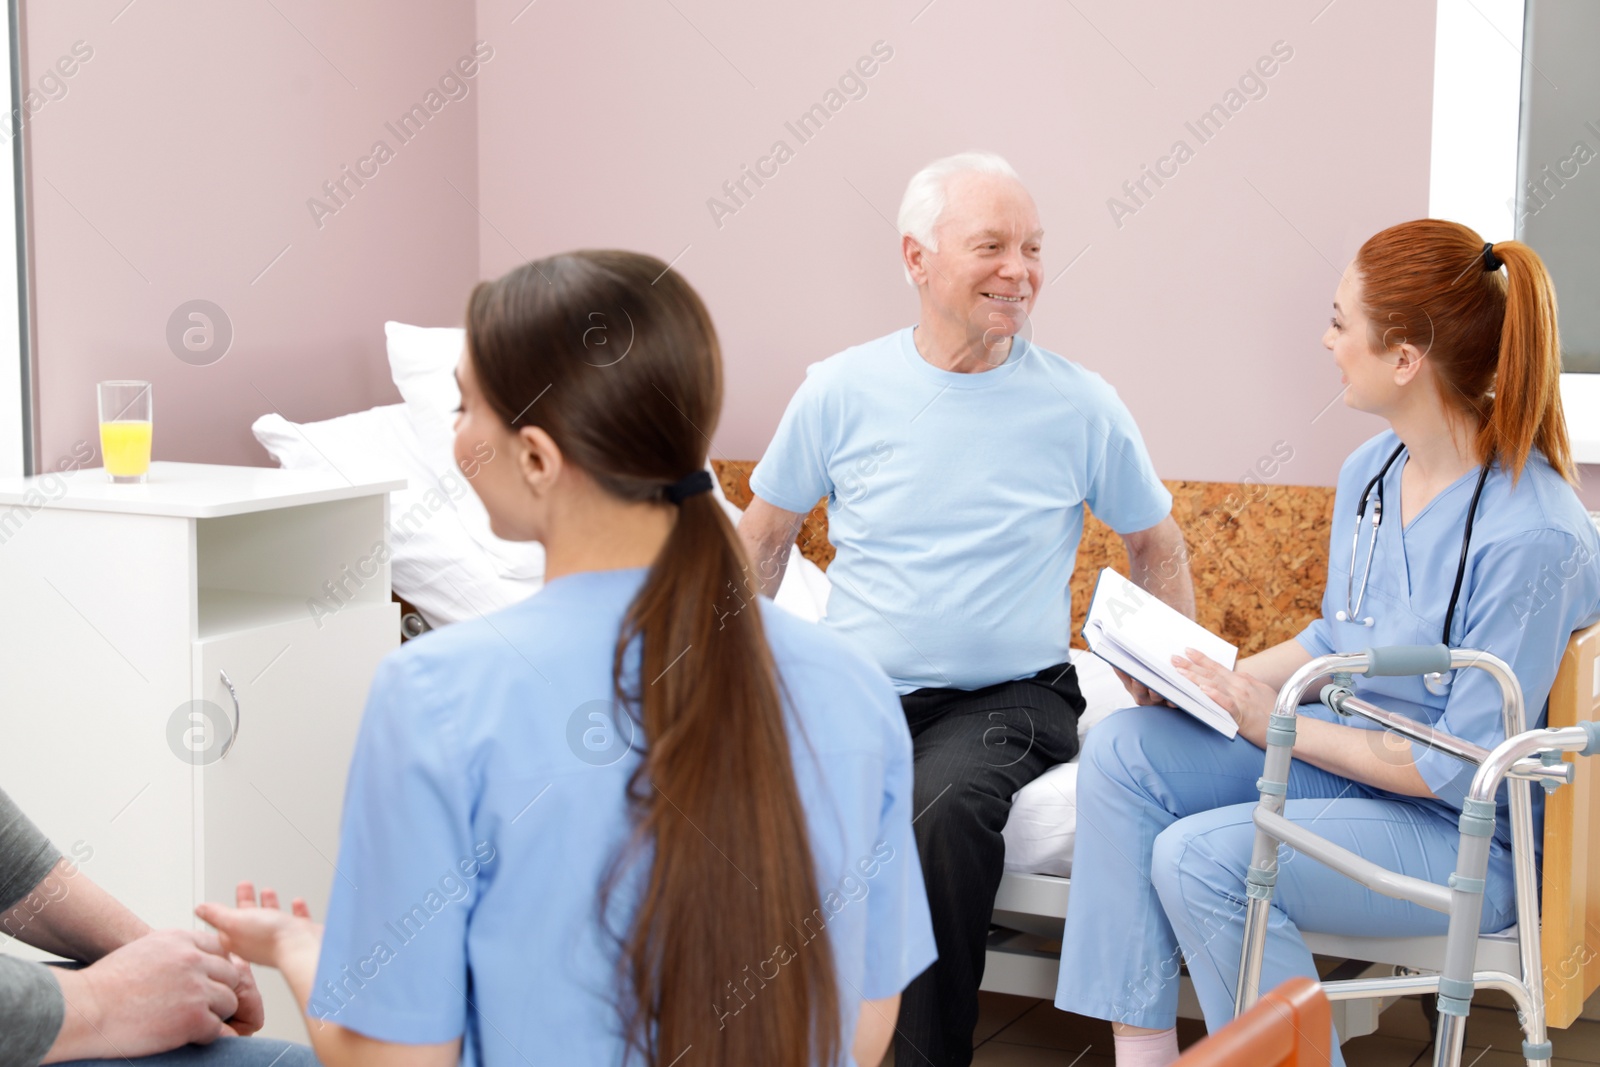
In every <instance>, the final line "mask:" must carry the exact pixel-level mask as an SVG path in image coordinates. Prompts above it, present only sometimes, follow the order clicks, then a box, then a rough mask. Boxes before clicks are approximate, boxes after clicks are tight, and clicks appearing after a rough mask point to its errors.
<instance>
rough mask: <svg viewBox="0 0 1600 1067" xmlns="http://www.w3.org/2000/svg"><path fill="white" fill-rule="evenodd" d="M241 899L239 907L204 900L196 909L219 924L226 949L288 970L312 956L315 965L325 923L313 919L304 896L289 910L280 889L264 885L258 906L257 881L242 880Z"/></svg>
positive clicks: (216, 925)
mask: <svg viewBox="0 0 1600 1067" xmlns="http://www.w3.org/2000/svg"><path fill="white" fill-rule="evenodd" d="M238 903H239V907H237V908H225V907H223V906H222V905H221V904H210V903H206V904H201V905H200V906H199V907H198V908H196V909H195V910H194V913H195V914H196V915H198V916H199V917H200V918H201V919H203V920H204V921H205V922H208V923H210V924H211V925H212V926H214V927H216V929H217V933H218V934H219V935H220V936H221V938H222V945H223V947H224V948H225V949H226V950H227V951H229V952H232V953H234V954H236V955H238V956H242V957H243V958H244V959H246V960H249V961H250V962H251V963H258V964H260V965H261V966H263V967H276V968H278V969H279V970H281V971H288V970H292V969H297V968H299V967H302V966H304V965H305V963H306V962H307V960H308V959H309V962H310V966H311V969H312V970H315V969H316V962H317V954H318V952H319V951H320V950H321V948H322V924H321V923H315V922H312V921H311V909H310V908H309V907H307V905H306V902H305V901H304V900H302V899H300V898H299V897H296V898H295V900H294V902H293V904H292V905H291V908H292V914H291V913H287V912H284V911H281V910H279V908H278V894H277V892H276V891H275V890H272V889H263V890H262V891H261V900H260V906H259V907H258V906H257V903H256V888H255V885H254V884H253V883H251V882H240V883H239V888H238Z"/></svg>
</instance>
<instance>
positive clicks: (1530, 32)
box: [1514, 0, 1600, 374]
mask: <svg viewBox="0 0 1600 1067" xmlns="http://www.w3.org/2000/svg"><path fill="white" fill-rule="evenodd" d="M1597 46H1600V3H1596V2H1595V0H1527V13H1526V21H1525V23H1524V29H1523V48H1522V112H1521V116H1520V118H1521V122H1520V130H1519V137H1518V146H1517V191H1516V196H1515V198H1514V202H1515V207H1514V210H1515V214H1516V233H1517V239H1518V240H1520V241H1523V242H1525V243H1527V244H1528V245H1530V246H1532V247H1533V248H1534V249H1535V250H1536V251H1537V252H1538V253H1539V255H1540V256H1541V257H1543V259H1544V261H1545V265H1546V266H1547V267H1549V268H1550V274H1551V277H1552V278H1554V279H1555V283H1556V292H1557V294H1559V301H1558V302H1559V314H1560V325H1561V346H1562V353H1561V354H1562V369H1563V370H1564V371H1566V372H1567V373H1582V374H1594V373H1600V64H1597V63H1596V62H1595V55H1594V53H1595V49H1596V47H1597Z"/></svg>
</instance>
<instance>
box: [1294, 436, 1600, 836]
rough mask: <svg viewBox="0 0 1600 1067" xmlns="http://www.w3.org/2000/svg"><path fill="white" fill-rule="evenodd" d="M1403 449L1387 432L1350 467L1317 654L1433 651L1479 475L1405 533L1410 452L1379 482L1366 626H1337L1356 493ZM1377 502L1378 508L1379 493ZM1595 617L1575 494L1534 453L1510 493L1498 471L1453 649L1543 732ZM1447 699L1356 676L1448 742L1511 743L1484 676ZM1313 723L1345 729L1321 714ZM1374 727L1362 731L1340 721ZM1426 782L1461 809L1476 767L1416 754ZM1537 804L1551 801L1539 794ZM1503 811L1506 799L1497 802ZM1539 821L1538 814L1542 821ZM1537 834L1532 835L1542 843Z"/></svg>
mask: <svg viewBox="0 0 1600 1067" xmlns="http://www.w3.org/2000/svg"><path fill="white" fill-rule="evenodd" d="M1399 444H1400V440H1399V438H1398V437H1396V436H1395V434H1394V433H1393V432H1392V431H1388V432H1385V433H1382V434H1379V435H1378V436H1377V437H1374V438H1373V439H1372V440H1370V441H1368V442H1366V443H1365V444H1363V445H1362V446H1361V447H1360V448H1358V449H1357V450H1356V451H1355V452H1354V453H1352V454H1351V456H1350V458H1349V459H1348V460H1346V461H1345V464H1344V467H1343V469H1342V470H1341V471H1340V472H1339V487H1338V491H1337V493H1336V495H1335V497H1334V505H1333V529H1332V533H1331V539H1330V547H1329V554H1328V586H1327V589H1326V591H1325V592H1324V593H1323V597H1322V617H1321V618H1319V619H1317V620H1316V621H1314V622H1313V623H1311V625H1310V626H1308V627H1306V629H1305V630H1304V631H1303V632H1302V633H1301V634H1300V635H1299V637H1298V640H1299V642H1300V644H1301V645H1302V646H1303V647H1304V648H1305V649H1306V650H1307V651H1308V652H1310V653H1311V654H1312V655H1318V656H1320V655H1325V654H1327V653H1330V652H1360V651H1364V650H1366V649H1368V648H1372V647H1376V646H1380V645H1411V644H1417V645H1431V644H1437V643H1438V642H1439V638H1440V636H1441V634H1442V632H1443V629H1444V617H1445V612H1446V610H1447V608H1448V607H1449V603H1450V590H1451V587H1452V586H1453V585H1454V583H1455V576H1456V566H1457V564H1458V563H1459V561H1460V558H1461V538H1462V533H1463V530H1464V529H1465V526H1466V519H1467V508H1468V505H1469V504H1470V503H1471V501H1472V492H1473V489H1474V488H1475V487H1476V485H1477V481H1478V474H1479V471H1478V469H1477V468H1474V469H1473V470H1472V471H1470V472H1468V473H1467V474H1464V475H1462V476H1461V478H1459V479H1458V480H1456V481H1455V482H1454V483H1452V484H1451V485H1450V486H1449V487H1448V488H1446V489H1445V490H1443V491H1442V492H1440V493H1439V494H1438V495H1437V496H1436V497H1434V498H1433V500H1432V501H1430V502H1429V503H1428V505H1427V506H1426V507H1425V508H1423V509H1422V511H1421V512H1420V513H1419V514H1417V515H1414V516H1411V517H1410V522H1409V523H1408V524H1406V525H1404V526H1403V527H1402V523H1401V508H1400V476H1401V471H1402V470H1403V469H1404V467H1405V464H1406V462H1407V460H1408V459H1409V455H1407V454H1402V455H1401V457H1400V458H1399V459H1398V460H1396V461H1395V464H1394V466H1392V467H1390V468H1389V472H1388V474H1387V475H1386V476H1385V478H1384V494H1385V495H1384V518H1383V522H1382V524H1381V525H1380V526H1379V528H1378V541H1377V548H1376V550H1375V551H1374V552H1373V556H1372V572H1371V577H1370V578H1369V580H1368V582H1367V595H1366V600H1365V601H1364V602H1363V603H1362V605H1361V611H1360V616H1361V617H1367V616H1371V617H1372V618H1373V625H1372V626H1370V627H1369V626H1363V625H1361V623H1360V622H1359V621H1356V620H1351V621H1348V622H1340V621H1338V618H1337V613H1338V612H1340V611H1342V610H1344V608H1345V599H1346V596H1345V593H1346V588H1347V584H1346V583H1347V580H1348V578H1349V575H1350V538H1351V536H1352V534H1353V532H1354V530H1355V521H1356V506H1357V504H1359V503H1360V499H1361V492H1362V490H1363V489H1365V488H1366V485H1367V483H1368V482H1369V481H1370V480H1371V479H1372V477H1373V476H1374V475H1376V474H1377V473H1378V470H1379V468H1381V467H1382V466H1383V463H1384V461H1385V460H1386V459H1388V458H1389V456H1390V454H1391V453H1393V452H1394V450H1395V449H1396V448H1397V447H1399ZM1373 495H1374V496H1376V490H1374V492H1373ZM1370 508H1371V505H1370V503H1369V510H1368V516H1369V517H1368V521H1367V522H1366V523H1364V524H1363V529H1362V535H1361V547H1360V551H1359V553H1358V554H1357V556H1356V564H1355V577H1356V586H1357V589H1359V586H1360V579H1361V573H1362V569H1363V567H1364V566H1365V561H1366V555H1367V544H1368V538H1369V535H1370V529H1371V525H1370V515H1371V510H1370ZM1597 619H1600V536H1597V535H1596V532H1595V527H1594V524H1593V523H1592V522H1591V521H1590V519H1589V516H1588V513H1587V512H1585V511H1584V509H1583V505H1582V504H1581V503H1579V501H1578V497H1577V494H1576V493H1574V492H1573V490H1572V487H1571V486H1569V485H1568V484H1567V483H1566V482H1565V481H1564V480H1563V479H1562V478H1561V476H1560V475H1559V474H1557V473H1556V472H1555V470H1554V469H1553V468H1551V466H1550V464H1549V463H1547V462H1546V461H1545V459H1544V457H1543V456H1541V455H1539V454H1538V453H1537V452H1535V453H1533V454H1531V455H1529V457H1528V462H1527V464H1526V466H1525V467H1524V468H1523V471H1522V476H1521V478H1520V479H1519V480H1518V481H1517V484H1516V485H1515V486H1514V487H1513V485H1512V482H1511V475H1510V474H1509V473H1508V472H1507V471H1505V470H1503V469H1502V468H1501V467H1500V466H1499V465H1498V464H1497V465H1495V466H1494V467H1493V468H1492V469H1491V470H1490V472H1489V477H1488V479H1487V480H1486V481H1485V482H1484V486H1483V496H1482V499H1481V500H1480V501H1479V503H1478V510H1477V518H1476V520H1475V522H1474V524H1473V528H1472V543H1471V546H1470V548H1469V550H1468V557H1467V568H1466V575H1465V577H1464V579H1463V580H1462V585H1461V596H1460V599H1459V602H1458V603H1457V606H1456V614H1455V620H1454V622H1453V624H1452V633H1451V635H1450V641H1449V643H1450V645H1451V647H1452V648H1473V649H1481V650H1483V651H1485V652H1489V653H1492V654H1494V655H1495V656H1498V657H1499V658H1501V659H1503V660H1505V661H1506V663H1508V664H1510V666H1511V669H1512V670H1513V671H1514V672H1515V674H1516V676H1517V680H1518V681H1519V682H1520V683H1521V685H1522V695H1523V702H1524V706H1525V708H1526V713H1527V718H1526V722H1527V728H1528V729H1535V728H1538V727H1541V726H1543V725H1544V723H1545V714H1546V711H1547V710H1548V709H1547V704H1548V701H1549V697H1550V687H1551V685H1552V684H1553V683H1554V682H1555V677H1556V670H1557V668H1559V666H1560V664H1561V655H1562V652H1563V651H1564V650H1565V649H1566V646H1567V641H1568V639H1569V638H1570V637H1571V635H1572V633H1573V631H1575V630H1579V629H1582V628H1583V627H1585V626H1588V625H1590V624H1591V623H1593V622H1595V621H1596V620H1597ZM1454 675H1455V678H1454V682H1453V684H1452V685H1451V687H1450V690H1449V692H1448V693H1447V694H1446V695H1444V696H1438V695H1435V694H1433V693H1430V692H1428V690H1427V689H1426V688H1424V686H1423V681H1422V679H1421V678H1420V677H1410V678H1367V677H1365V676H1360V675H1358V676H1357V677H1356V679H1355V685H1354V689H1355V690H1356V692H1357V693H1358V695H1360V696H1363V697H1366V698H1368V699H1371V700H1372V701H1373V702H1374V703H1378V704H1381V705H1382V706H1384V707H1386V708H1390V709H1393V710H1396V711H1400V712H1402V713H1404V714H1407V715H1410V716H1411V717H1413V718H1416V719H1420V720H1423V721H1426V722H1428V723H1430V724H1432V725H1433V726H1435V727H1436V728H1438V729H1440V730H1443V731H1444V732H1445V733H1448V734H1452V735H1454V736H1456V737H1459V738H1462V739H1463V740H1466V741H1470V742H1472V743H1473V744H1475V745H1481V746H1482V747H1484V748H1492V747H1494V746H1495V745H1496V744H1498V743H1499V742H1500V741H1502V740H1504V739H1505V729H1504V719H1503V714H1504V712H1503V709H1502V705H1501V699H1500V688H1499V686H1498V685H1497V684H1496V683H1495V681H1494V679H1492V678H1491V677H1490V676H1489V675H1488V674H1487V673H1485V672H1483V671H1480V670H1471V669H1468V670H1460V671H1456V672H1454ZM1304 710H1305V711H1308V712H1310V713H1311V714H1313V715H1318V716H1319V717H1322V718H1327V719H1337V716H1335V715H1334V714H1333V713H1332V712H1329V711H1327V710H1326V709H1325V708H1322V707H1321V705H1315V706H1310V707H1308V708H1306V709H1304ZM1339 721H1342V722H1346V723H1348V724H1350V725H1354V726H1361V727H1365V728H1368V729H1376V728H1377V727H1376V725H1375V724H1373V723H1371V722H1369V721H1368V720H1366V719H1361V718H1354V717H1353V718H1350V719H1344V720H1339ZM1412 754H1413V756H1414V758H1415V759H1416V763H1417V769H1418V771H1419V772H1420V773H1421V775H1422V778H1423V781H1425V782H1426V783H1427V784H1428V787H1429V788H1430V789H1432V790H1433V793H1434V795H1435V796H1436V797H1438V798H1439V799H1440V800H1441V801H1442V802H1444V803H1446V804H1448V805H1449V806H1450V807H1451V808H1453V809H1457V810H1459V808H1460V806H1461V802H1462V800H1463V799H1464V798H1465V796H1466V791H1467V788H1468V787H1469V786H1470V785H1471V784H1472V775H1473V772H1474V771H1475V769H1476V768H1474V767H1473V766H1471V765H1469V764H1465V763H1462V762H1460V761H1458V760H1455V759H1453V758H1451V757H1449V756H1447V755H1445V754H1444V753H1442V752H1437V751H1431V750H1428V749H1426V748H1424V747H1423V746H1421V745H1419V744H1413V746H1412ZM1533 794H1534V798H1535V803H1536V805H1537V804H1538V803H1539V801H1541V800H1542V799H1543V793H1542V791H1540V790H1537V789H1536V790H1534V791H1533ZM1500 796H1501V803H1502V804H1504V803H1505V796H1506V794H1505V790H1504V789H1502V790H1501V795H1500ZM1538 814H1542V806H1541V807H1539V809H1538V810H1537V811H1536V816H1537V815H1538ZM1496 829H1497V833H1498V836H1499V837H1500V838H1501V840H1503V841H1506V842H1509V840H1510V832H1509V829H1508V822H1507V820H1506V819H1504V818H1502V819H1499V820H1497V823H1496ZM1538 838H1539V835H1538V834H1536V836H1535V840H1538Z"/></svg>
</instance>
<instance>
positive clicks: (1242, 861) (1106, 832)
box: [1055, 707, 1516, 1064]
mask: <svg viewBox="0 0 1600 1067" xmlns="http://www.w3.org/2000/svg"><path fill="white" fill-rule="evenodd" d="M1306 710H1308V711H1309V710H1312V709H1306ZM1312 713H1313V715H1314V714H1315V712H1314V711H1312ZM1329 714H1330V715H1331V713H1329ZM1264 762H1265V754H1264V753H1263V752H1262V750H1261V749H1259V748H1257V747H1255V746H1254V745H1252V744H1251V743H1250V742H1248V741H1246V740H1245V739H1243V738H1242V737H1241V738H1235V739H1233V740H1232V741H1230V740H1228V739H1226V738H1224V737H1223V736H1222V735H1221V734H1219V733H1217V732H1216V731H1215V730H1213V729H1211V728H1210V727H1209V726H1205V725H1203V724H1201V723H1200V722H1197V721H1196V720H1194V719H1192V718H1190V717H1189V716H1188V715H1186V714H1184V713H1183V712H1181V711H1177V710H1175V709H1172V708H1165V707H1140V708H1130V709H1127V710H1124V711H1119V712H1117V713H1116V714H1114V715H1112V716H1111V717H1110V718H1108V719H1106V720H1105V721H1103V722H1101V723H1100V724H1098V725H1097V726H1096V727H1095V728H1094V729H1093V730H1091V731H1089V734H1088V737H1087V739H1086V741H1085V744H1084V751H1083V756H1082V758H1081V760H1080V769H1079V771H1078V837H1077V844H1076V846H1075V848H1074V853H1073V862H1072V891H1071V894H1070V896H1069V898H1068V902H1067V922H1066V932H1065V934H1064V936H1063V938H1062V945H1061V973H1060V978H1059V979H1058V981H1057V985H1056V1001H1055V1003H1056V1007H1058V1008H1060V1009H1061V1010H1063V1011H1071V1012H1076V1013H1078V1014H1080V1015H1088V1016H1092V1017H1094V1018H1099V1019H1107V1020H1110V1021H1113V1022H1121V1023H1128V1024H1131V1025H1133V1026H1143V1027H1149V1028H1152V1029H1165V1028H1167V1027H1170V1026H1173V1025H1174V1024H1175V1022H1176V1020H1177V1010H1178V967H1179V962H1180V957H1181V959H1182V960H1183V961H1187V963H1188V967H1189V975H1190V978H1191V979H1192V980H1193V982H1194V987H1195V991H1196V993H1197V994H1198V995H1199V998H1200V1006H1201V1008H1202V1010H1203V1011H1204V1013H1205V1020H1206V1028H1207V1029H1208V1030H1210V1031H1213V1032H1215V1031H1216V1030H1218V1029H1220V1028H1221V1027H1222V1026H1223V1025H1225V1024H1226V1023H1227V1022H1228V1021H1229V1020H1230V1019H1232V1018H1233V998H1234V987H1235V984H1236V980H1237V978H1238V973H1239V952H1240V948H1241V946H1242V944H1243V940H1244V916H1245V901H1246V897H1245V891H1244V887H1245V872H1246V870H1247V869H1248V868H1249V866H1250V852H1251V847H1252V845H1253V844H1254V841H1255V826H1254V824H1253V823H1252V822H1251V821H1250V820H1251V815H1252V813H1253V811H1254V808H1255V805H1256V802H1257V800H1259V799H1260V793H1259V792H1258V791H1257V789H1256V779H1258V778H1259V777H1260V776H1261V771H1262V767H1263V764H1264ZM1284 813H1285V815H1286V816H1287V817H1288V818H1289V819H1291V820H1293V821H1294V822H1296V823H1299V824H1301V825H1305V826H1309V827H1313V828H1314V829H1315V831H1316V832H1317V833H1318V834H1321V835H1322V836H1324V837H1326V838H1328V839H1329V840H1331V841H1333V842H1334V843H1336V844H1339V845H1342V846H1344V847H1345V848H1347V849H1350V850H1351V851H1353V852H1356V853H1358V854H1360V855H1361V856H1363V857H1365V858H1367V859H1369V860H1372V861H1373V862H1375V863H1378V864H1381V865H1383V866H1385V867H1388V868H1390V869H1392V870H1397V871H1401V872H1403V873H1405V874H1409V875H1413V876H1415V877H1418V878H1426V879H1428V880H1430V881H1434V882H1441V883H1442V882H1444V881H1445V880H1446V879H1447V878H1448V877H1449V876H1450V873H1451V872H1452V871H1454V870H1455V861H1456V851H1457V847H1458V842H1459V834H1458V831H1457V828H1456V821H1455V817H1454V815H1453V814H1452V813H1451V812H1450V811H1449V810H1448V809H1446V808H1444V807H1443V806H1441V805H1439V804H1437V803H1436V802H1433V801H1429V800H1412V799H1409V798H1405V797H1400V796H1397V795H1395V794H1393V793H1387V792H1384V791H1382V790H1379V789H1373V788H1370V787H1367V786H1364V785H1361V784H1359V783H1357V782H1353V781H1351V780H1349V779H1348V778H1341V777H1340V776H1338V775H1336V774H1331V773H1329V772H1327V771H1323V770H1319V769H1318V768H1316V767H1313V766H1311V765H1309V764H1306V763H1303V762H1301V761H1300V760H1295V761H1294V762H1293V764H1292V765H1291V768H1290V772H1289V794H1288V802H1287V805H1286V807H1285V809H1284ZM1278 863H1279V873H1278V884H1277V888H1276V890H1275V892H1274V894H1273V898H1272V913H1271V917H1270V920H1269V922H1268V926H1267V929H1268V933H1267V949H1266V958H1265V960H1264V961H1263V966H1262V974H1261V988H1262V989H1263V990H1266V989H1271V988H1274V987H1276V986H1277V985H1278V984H1279V983H1281V982H1283V981H1284V980H1286V979H1288V978H1291V977H1293V976H1295V975H1305V976H1308V977H1311V978H1316V977H1317V973H1316V969H1315V967H1314V966H1313V964H1312V958H1311V953H1310V951H1309V950H1308V949H1307V948H1306V946H1305V942H1304V940H1303V939H1302V938H1301V936H1300V932H1301V931H1302V930H1307V931H1315V932H1321V933H1339V934H1351V935H1365V936H1371V937H1400V936H1416V935H1428V934H1443V933H1444V932H1445V927H1446V926H1447V925H1448V918H1447V916H1445V915H1443V914H1441V913H1439V912H1434V911H1430V910H1428V909H1426V908H1422V907H1419V906H1417V905H1415V904H1411V903H1407V902H1404V901H1399V900H1394V899H1391V898H1389V897H1385V896H1381V895H1379V894H1377V893H1374V892H1372V891H1371V890H1369V889H1366V888H1365V887H1363V886H1361V885H1359V884H1357V883H1356V882H1353V881H1351V880H1349V879H1347V878H1345V877H1344V876H1343V875H1340V874H1337V873H1335V872H1334V871H1332V870H1330V869H1329V868H1327V867H1324V866H1322V865H1321V864H1319V863H1318V862H1316V861H1315V860H1313V859H1310V858H1308V857H1305V856H1300V855H1297V854H1295V853H1293V852H1292V851H1290V850H1289V849H1287V848H1280V849H1279V855H1278ZM1515 912H1516V906H1515V894H1514V891H1513V882H1512V864H1511V853H1510V850H1509V849H1508V848H1506V847H1504V846H1503V845H1502V844H1501V843H1500V842H1499V841H1498V840H1497V841H1496V842H1495V843H1494V845H1493V848H1492V851H1491V854H1490V858H1489V871H1488V885H1487V887H1486V889H1485V891H1484V901H1483V923H1482V928H1481V929H1482V932H1484V933H1492V932H1494V931H1497V930H1503V929H1505V928H1506V927H1508V926H1510V925H1511V924H1512V923H1513V922H1514V921H1515V920H1516V915H1515ZM1334 1045H1335V1048H1337V1045H1338V1038H1337V1035H1336V1036H1335V1038H1334ZM1334 1062H1335V1063H1338V1064H1342V1063H1343V1059H1342V1057H1341V1056H1339V1055H1338V1054H1337V1051H1336V1052H1335V1055H1334Z"/></svg>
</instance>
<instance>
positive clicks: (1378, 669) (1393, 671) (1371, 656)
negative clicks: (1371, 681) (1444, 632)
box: [1367, 645, 1450, 677]
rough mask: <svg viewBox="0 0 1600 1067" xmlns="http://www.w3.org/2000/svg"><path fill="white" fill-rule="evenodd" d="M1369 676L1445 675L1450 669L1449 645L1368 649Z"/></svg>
mask: <svg viewBox="0 0 1600 1067" xmlns="http://www.w3.org/2000/svg"><path fill="white" fill-rule="evenodd" d="M1367 663H1368V666H1367V674H1368V675H1371V676H1374V677H1377V676H1380V675H1381V676H1388V677H1400V676H1403V675H1411V674H1443V673H1444V672H1445V671H1447V670H1449V669H1450V646H1449V645H1388V646H1386V647H1384V648H1369V649H1367Z"/></svg>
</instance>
